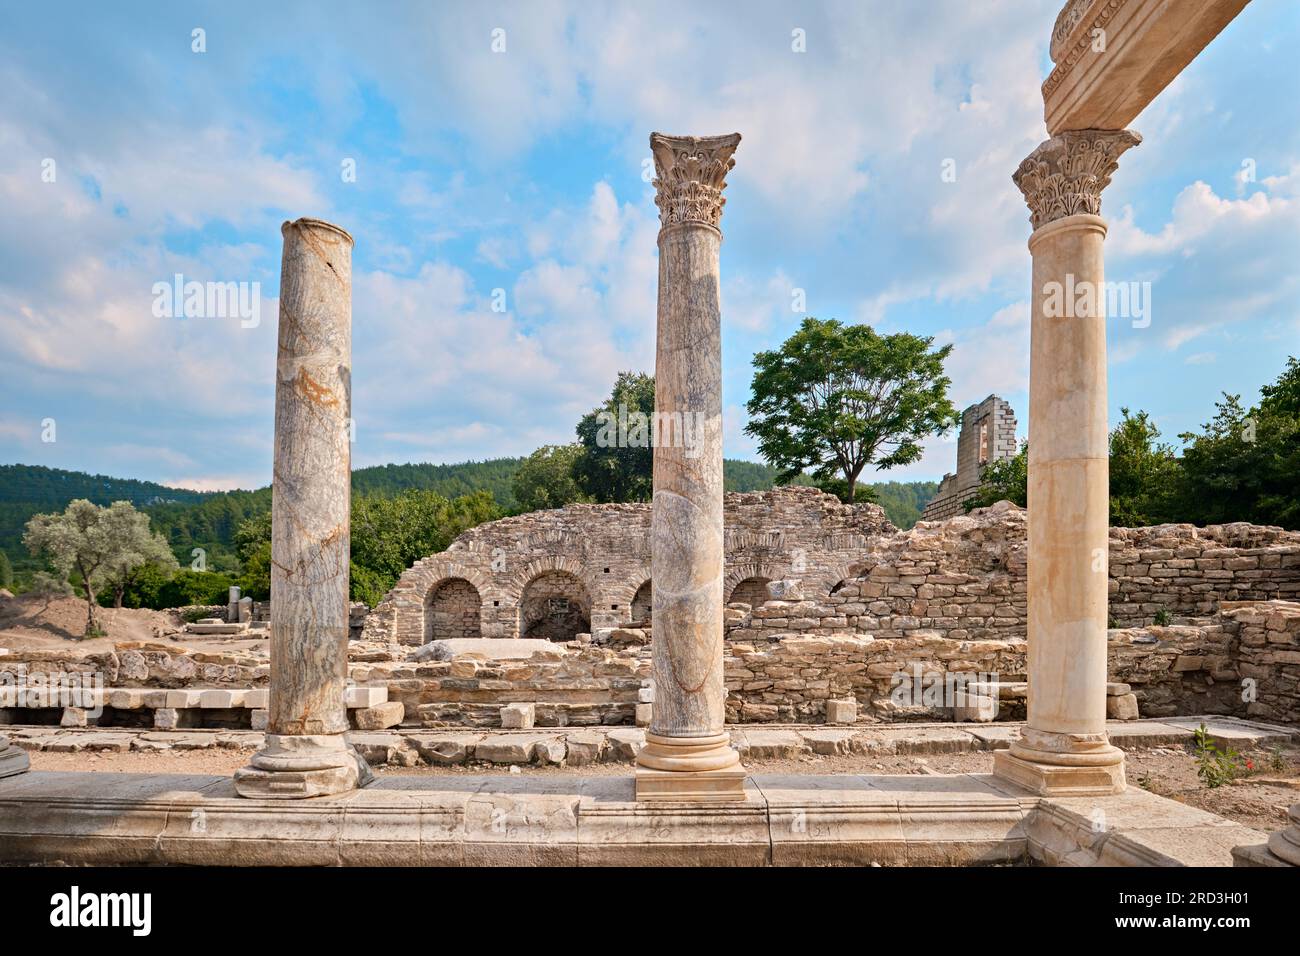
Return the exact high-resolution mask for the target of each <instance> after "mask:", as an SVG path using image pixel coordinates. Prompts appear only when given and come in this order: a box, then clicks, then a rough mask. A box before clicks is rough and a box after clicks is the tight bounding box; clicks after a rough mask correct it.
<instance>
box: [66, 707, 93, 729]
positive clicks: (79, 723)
mask: <svg viewBox="0 0 1300 956" xmlns="http://www.w3.org/2000/svg"><path fill="white" fill-rule="evenodd" d="M89 723H90V718H89V715H88V714H87V713H86V710H85V708H84V707H64V708H63V716H62V717H60V718H59V726H60V727H86V726H89Z"/></svg>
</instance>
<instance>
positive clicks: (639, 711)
mask: <svg viewBox="0 0 1300 956" xmlns="http://www.w3.org/2000/svg"><path fill="white" fill-rule="evenodd" d="M654 713H655V705H654V704H637V705H636V715H635V719H636V725H637V726H638V727H649V726H650V721H651V720H653V719H654Z"/></svg>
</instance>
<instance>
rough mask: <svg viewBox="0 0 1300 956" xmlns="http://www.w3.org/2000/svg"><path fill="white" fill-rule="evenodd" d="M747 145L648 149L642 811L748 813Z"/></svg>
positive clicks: (694, 143) (718, 140)
mask: <svg viewBox="0 0 1300 956" xmlns="http://www.w3.org/2000/svg"><path fill="white" fill-rule="evenodd" d="M739 143H740V135H739V134H737V133H733V134H732V135H730V136H704V137H695V136H665V135H663V134H662V133H654V134H653V135H651V137H650V149H651V152H652V153H653V155H654V162H655V172H656V174H657V178H656V179H655V181H654V186H655V204H656V205H657V206H658V207H659V222H660V227H659V307H658V319H657V338H656V342H657V344H656V350H655V426H654V440H655V448H654V503H653V506H652V509H651V580H652V582H653V586H652V594H653V597H652V601H653V605H654V606H653V620H654V645H653V670H654V678H655V706H654V717H653V718H652V720H651V723H650V728H649V730H648V732H647V733H646V745H645V747H644V748H643V749H642V750H641V752H640V753H639V754H638V755H637V769H636V795H637V799H638V800H703V801H715V800H739V799H744V781H745V771H744V770H743V768H741V766H740V757H739V755H738V754H737V753H736V751H735V750H734V749H733V748H732V747H731V738H730V734H728V733H727V730H726V728H725V726H724V719H725V710H724V703H725V701H726V696H727V691H726V688H725V687H724V686H723V680H722V610H723V593H722V583H723V581H722V577H723V537H722V332H721V325H722V316H721V310H720V305H719V278H718V269H719V264H718V256H719V251H720V249H721V245H722V233H721V231H720V230H719V228H718V224H719V222H720V221H721V219H722V207H723V204H724V203H725V202H726V200H725V199H723V197H722V190H723V189H725V188H726V183H725V179H726V176H727V173H728V172H729V171H730V170H731V168H732V167H733V166H734V165H735V163H736V161H735V160H734V159H733V158H732V154H733V153H734V152H735V151H736V147H737V145H738V144H739Z"/></svg>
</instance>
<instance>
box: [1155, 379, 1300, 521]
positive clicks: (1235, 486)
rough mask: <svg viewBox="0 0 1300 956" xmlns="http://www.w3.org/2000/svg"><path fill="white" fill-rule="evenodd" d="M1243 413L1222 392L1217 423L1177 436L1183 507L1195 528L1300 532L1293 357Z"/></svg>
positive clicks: (1297, 382)
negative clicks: (1241, 524) (1248, 526)
mask: <svg viewBox="0 0 1300 956" xmlns="http://www.w3.org/2000/svg"><path fill="white" fill-rule="evenodd" d="M1260 393H1261V396H1262V397H1261V399H1260V402H1259V404H1258V405H1256V406H1254V407H1253V408H1249V409H1247V408H1244V407H1243V406H1242V404H1241V396H1239V395H1229V394H1227V393H1224V396H1223V401H1221V402H1216V403H1215V409H1216V411H1215V416H1214V418H1213V419H1212V420H1211V421H1209V422H1207V423H1206V424H1205V425H1203V426H1202V430H1201V431H1200V432H1199V433H1197V432H1184V433H1183V434H1182V435H1180V436H1179V437H1180V438H1182V439H1183V440H1184V441H1185V442H1187V444H1186V446H1185V447H1184V449H1183V456H1182V459H1181V463H1182V482H1181V483H1180V496H1179V502H1178V504H1179V509H1180V511H1181V513H1182V520H1185V521H1193V522H1195V523H1197V524H1219V523H1223V522H1228V521H1251V522H1254V523H1255V524H1276V525H1281V526H1283V527H1286V528H1300V494H1297V491H1296V489H1297V488H1300V364H1298V363H1297V362H1296V360H1295V358H1294V357H1291V358H1288V359H1287V363H1286V367H1285V368H1284V369H1283V370H1282V372H1281V374H1280V375H1279V376H1278V379H1277V381H1276V382H1274V383H1271V384H1269V385H1265V386H1263V388H1261V389H1260Z"/></svg>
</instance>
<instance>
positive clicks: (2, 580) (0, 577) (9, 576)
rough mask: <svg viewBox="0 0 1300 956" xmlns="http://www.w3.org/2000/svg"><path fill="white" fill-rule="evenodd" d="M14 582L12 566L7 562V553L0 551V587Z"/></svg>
mask: <svg viewBox="0 0 1300 956" xmlns="http://www.w3.org/2000/svg"><path fill="white" fill-rule="evenodd" d="M13 583H14V567H13V565H12V564H10V563H9V555H7V554H5V553H4V552H3V551H0V588H7V587H12V586H13Z"/></svg>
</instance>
